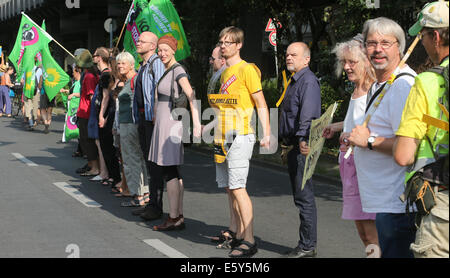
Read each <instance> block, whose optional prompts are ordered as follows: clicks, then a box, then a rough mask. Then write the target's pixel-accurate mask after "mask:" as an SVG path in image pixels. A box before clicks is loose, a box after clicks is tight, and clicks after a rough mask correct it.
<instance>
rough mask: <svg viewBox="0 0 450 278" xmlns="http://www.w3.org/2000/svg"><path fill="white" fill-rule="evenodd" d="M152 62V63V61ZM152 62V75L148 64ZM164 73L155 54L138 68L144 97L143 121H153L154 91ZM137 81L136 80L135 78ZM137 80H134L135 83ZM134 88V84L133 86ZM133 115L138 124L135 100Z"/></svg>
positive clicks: (134, 102)
mask: <svg viewBox="0 0 450 278" xmlns="http://www.w3.org/2000/svg"><path fill="white" fill-rule="evenodd" d="M153 60H154V61H153ZM152 61H153V65H152V68H153V75H152V74H151V71H150V64H152ZM164 71H165V68H164V64H163V63H162V62H161V59H160V58H159V57H158V55H157V54H156V53H155V54H153V55H152V56H151V57H150V58H149V59H148V61H147V63H146V64H145V65H143V66H141V67H140V68H139V73H141V72H142V84H141V85H142V86H140V87H141V88H142V91H143V92H142V95H143V96H144V106H145V108H144V109H145V120H146V121H153V118H154V116H155V115H154V110H155V109H154V107H155V90H156V85H157V84H158V81H159V79H160V78H161V77H162V76H163V74H164ZM139 73H138V74H139ZM136 79H137V78H136ZM136 81H137V80H135V82H136ZM134 88H136V84H135V86H134ZM133 115H134V120H135V123H138V122H139V111H138V108H137V101H136V98H134V100H133Z"/></svg>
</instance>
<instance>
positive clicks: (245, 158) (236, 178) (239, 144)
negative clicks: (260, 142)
mask: <svg viewBox="0 0 450 278" xmlns="http://www.w3.org/2000/svg"><path fill="white" fill-rule="evenodd" d="M255 141H256V139H255V135H254V134H247V135H238V136H236V138H235V139H234V141H233V144H232V145H231V147H230V149H229V150H228V153H227V157H226V160H225V162H224V163H216V181H217V185H218V187H219V188H226V187H228V188H229V189H238V188H245V187H246V184H247V176H248V170H249V167H250V159H251V158H252V154H253V147H254V145H255Z"/></svg>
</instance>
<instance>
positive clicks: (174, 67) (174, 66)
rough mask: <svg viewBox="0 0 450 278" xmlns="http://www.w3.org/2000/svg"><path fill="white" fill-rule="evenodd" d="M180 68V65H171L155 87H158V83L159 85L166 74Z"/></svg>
mask: <svg viewBox="0 0 450 278" xmlns="http://www.w3.org/2000/svg"><path fill="white" fill-rule="evenodd" d="M180 66H181V65H180V64H178V63H175V64H174V65H172V66H171V67H170V68H169V69H167V70H166V71H165V72H164V74H163V75H162V76H161V78H160V79H159V81H158V85H157V86H159V83H161V81H162V80H163V79H164V77H166V75H167V74H169V73H170V72H171V71H172V70H174V69H176V68H177V67H180Z"/></svg>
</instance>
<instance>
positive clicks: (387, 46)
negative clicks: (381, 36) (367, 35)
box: [365, 41, 398, 50]
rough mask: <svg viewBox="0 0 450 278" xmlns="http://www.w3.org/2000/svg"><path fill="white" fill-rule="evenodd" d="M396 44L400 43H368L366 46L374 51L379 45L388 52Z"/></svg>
mask: <svg viewBox="0 0 450 278" xmlns="http://www.w3.org/2000/svg"><path fill="white" fill-rule="evenodd" d="M394 43H398V41H395V42H390V41H381V42H377V41H366V43H365V45H366V48H367V49H373V48H376V47H377V45H378V44H379V45H380V46H381V48H382V49H383V50H386V49H389V48H391V47H392V46H393V45H394Z"/></svg>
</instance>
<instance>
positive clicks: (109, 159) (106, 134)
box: [98, 114, 122, 185]
mask: <svg viewBox="0 0 450 278" xmlns="http://www.w3.org/2000/svg"><path fill="white" fill-rule="evenodd" d="M113 123H114V114H112V115H111V114H110V115H109V117H108V121H107V122H106V124H105V126H104V127H103V128H99V129H98V139H99V141H100V148H101V149H102V153H103V158H104V159H105V164H106V168H107V169H108V173H109V177H110V178H112V179H113V180H114V185H116V184H117V183H119V182H120V181H121V180H122V177H121V176H120V165H119V159H118V158H117V155H116V154H117V152H116V148H115V147H114V137H113V134H112V126H113Z"/></svg>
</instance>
